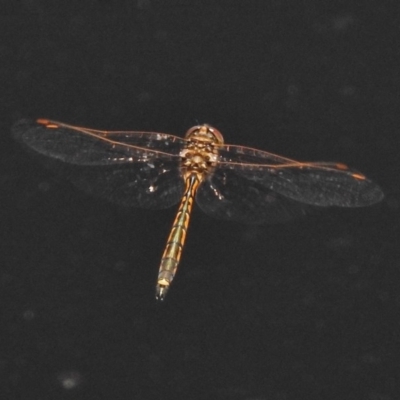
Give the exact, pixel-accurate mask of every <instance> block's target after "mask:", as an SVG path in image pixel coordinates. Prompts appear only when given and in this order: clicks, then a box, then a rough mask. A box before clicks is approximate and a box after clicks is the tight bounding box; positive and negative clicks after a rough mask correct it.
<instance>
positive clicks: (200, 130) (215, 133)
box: [185, 125, 224, 144]
mask: <svg viewBox="0 0 400 400" xmlns="http://www.w3.org/2000/svg"><path fill="white" fill-rule="evenodd" d="M192 137H197V138H201V137H203V138H207V139H209V140H212V141H213V142H215V143H216V144H223V143H224V138H223V136H222V134H221V132H220V131H219V130H218V129H216V128H213V127H212V126H210V125H196V126H193V127H192V128H190V129H189V130H188V131H187V132H186V134H185V138H186V139H190V138H192Z"/></svg>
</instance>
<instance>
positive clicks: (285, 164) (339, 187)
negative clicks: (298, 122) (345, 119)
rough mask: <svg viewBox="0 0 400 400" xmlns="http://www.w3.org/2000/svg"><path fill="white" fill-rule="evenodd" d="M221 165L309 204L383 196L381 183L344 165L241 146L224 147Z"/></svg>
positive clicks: (356, 203) (359, 202) (348, 203)
mask: <svg viewBox="0 0 400 400" xmlns="http://www.w3.org/2000/svg"><path fill="white" fill-rule="evenodd" d="M218 166H219V168H221V169H229V170H231V171H235V172H236V173H237V174H238V175H241V176H242V177H244V178H246V179H248V180H250V181H251V182H254V183H257V184H259V185H261V186H263V187H265V188H266V189H269V190H271V191H273V192H276V193H279V194H280V195H282V196H284V197H287V198H289V199H292V200H295V201H298V202H301V203H305V204H309V205H315V206H321V207H327V206H339V207H363V206H367V205H371V204H374V203H377V202H379V201H380V200H382V198H383V193H382V190H381V189H380V188H379V186H378V185H376V184H375V183H374V182H372V181H370V180H369V179H367V178H366V177H365V176H364V175H362V174H360V173H359V172H357V171H354V170H351V169H349V168H348V167H347V166H346V165H344V164H338V163H325V162H320V163H302V162H298V161H294V160H290V159H288V158H284V157H280V156H277V155H275V154H272V153H267V152H263V151H260V150H255V149H250V148H246V147H242V146H223V147H222V148H221V150H220V153H219V163H218Z"/></svg>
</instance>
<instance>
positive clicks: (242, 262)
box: [0, 0, 400, 400]
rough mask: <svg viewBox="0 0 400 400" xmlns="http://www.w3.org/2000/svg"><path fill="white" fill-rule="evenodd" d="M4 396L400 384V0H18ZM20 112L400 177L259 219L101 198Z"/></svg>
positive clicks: (14, 10) (255, 395)
mask: <svg viewBox="0 0 400 400" xmlns="http://www.w3.org/2000/svg"><path fill="white" fill-rule="evenodd" d="M0 3H1V4H0V60H1V65H0V79H1V87H0V115H1V120H0V129H1V147H0V157H1V161H0V162H1V173H0V179H1V192H0V202H1V208H0V213H1V227H2V229H1V253H0V254H1V259H0V260H1V270H0V307H1V314H0V318H1V324H0V329H1V331H0V332H1V337H0V373H1V382H0V391H2V392H3V394H2V395H0V397H1V398H2V399H27V400H30V399H176V398H187V399H274V400H275V399H277V400H286V399H338V400H339V399H340V400H347V399H349V400H358V399H360V400H361V399H363V400H365V399H368V400H391V399H398V398H399V396H400V391H399V385H398V380H399V375H398V372H399V361H398V360H399V357H398V346H399V345H400V344H399V324H398V320H399V305H400V295H399V292H400V290H399V288H400V282H399V277H400V275H399V272H398V271H399V267H400V265H399V264H400V262H399V260H400V246H399V227H400V224H399V223H400V219H399V199H400V196H399V181H400V178H399V166H400V161H399V151H400V146H399V125H400V118H399V112H398V108H399V99H398V93H399V81H400V77H399V63H398V55H399V42H398V39H399V32H398V23H397V22H396V20H395V18H394V17H395V14H396V8H397V6H396V4H397V2H396V1H392V2H390V1H386V2H385V1H365V2H359V1H319V0H308V1H286V2H283V1H279V0H271V1H248V2H247V1H217V0H216V1H184V0H179V1H177V0H168V1H162V0H157V1H156V0H131V1H127V0H124V1H122V0H121V1H114V2H112V1H105V0H103V1H100V0H91V1H82V0H69V1H68V2H54V1H53V0H35V1H33V0H32V1H29V0H24V1H0ZM21 117H33V118H37V117H42V118H52V119H55V120H59V121H63V122H68V123H71V124H79V125H83V126H88V127H92V128H98V129H134V130H153V131H160V132H167V133H173V134H176V135H183V134H184V132H185V131H186V130H187V129H188V128H189V127H191V126H193V125H196V124H197V123H203V122H207V123H209V124H212V125H214V126H216V127H217V128H218V129H219V130H221V132H222V133H223V134H224V137H225V140H226V142H228V143H234V144H243V145H247V146H253V147H257V148H260V149H264V150H267V151H271V152H274V153H278V154H282V155H285V156H287V157H293V158H296V159H299V160H309V161H321V160H324V161H341V162H345V163H347V164H349V165H351V166H353V167H355V168H356V169H358V170H360V171H362V172H363V173H365V174H366V175H367V176H368V177H369V178H371V179H372V180H374V181H376V182H378V183H379V184H380V185H381V187H382V188H383V190H384V192H385V194H386V198H385V200H384V201H383V202H382V203H381V204H379V205H376V206H373V207H369V208H362V209H327V210H324V211H323V212H317V213H312V215H310V216H309V217H308V218H306V219H304V220H301V221H295V222H293V223H288V224H282V225H274V226H259V227H248V226H242V225H238V224H234V223H228V222H221V221H218V220H214V219H212V218H210V217H208V216H206V215H205V214H203V213H202V212H201V211H200V210H199V209H196V208H195V210H194V214H193V219H192V221H191V226H190V231H189V236H188V240H187V245H186V247H185V251H184V255H183V259H182V262H181V265H180V269H179V273H178V275H177V277H176V280H175V281H174V283H173V285H172V288H171V290H170V292H169V295H168V297H167V299H166V301H165V303H164V304H157V303H156V301H155V300H154V286H155V281H156V277H157V272H158V265H159V261H160V257H161V254H162V251H163V246H164V243H165V240H166V238H167V235H168V232H169V229H170V226H171V224H172V221H173V218H174V213H175V208H173V209H168V210H164V211H146V210H139V209H131V210H130V209H123V208H118V207H117V206H114V205H112V204H108V203H106V202H104V201H102V200H99V199H96V198H92V197H89V196H87V195H85V194H84V193H81V192H79V191H78V190H76V189H75V188H74V187H73V186H72V185H71V184H70V183H68V182H67V181H65V180H63V179H61V178H60V177H58V176H55V175H53V174H52V172H51V171H49V170H46V169H45V168H43V167H42V166H41V165H40V164H39V163H37V162H36V161H34V160H33V159H31V158H30V157H29V156H28V155H27V154H26V153H25V152H24V151H23V149H21V148H20V147H19V145H18V144H17V143H14V142H13V141H12V139H11V137H10V126H11V125H12V123H13V122H15V121H16V120H18V119H19V118H21Z"/></svg>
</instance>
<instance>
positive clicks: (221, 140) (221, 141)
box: [208, 126, 224, 144]
mask: <svg viewBox="0 0 400 400" xmlns="http://www.w3.org/2000/svg"><path fill="white" fill-rule="evenodd" d="M208 130H209V131H210V132H211V133H212V134H213V136H214V137H215V139H216V142H217V143H218V144H224V137H223V136H222V133H221V132H220V131H219V130H218V129H217V128H214V127H212V126H208Z"/></svg>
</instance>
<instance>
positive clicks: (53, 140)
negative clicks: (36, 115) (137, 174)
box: [12, 119, 186, 165]
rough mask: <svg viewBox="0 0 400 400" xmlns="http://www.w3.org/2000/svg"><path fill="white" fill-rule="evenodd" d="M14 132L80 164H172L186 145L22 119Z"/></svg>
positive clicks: (159, 136)
mask: <svg viewBox="0 0 400 400" xmlns="http://www.w3.org/2000/svg"><path fill="white" fill-rule="evenodd" d="M12 133H13V136H14V138H15V139H16V140H18V141H19V142H21V143H23V144H24V145H26V146H28V147H29V148H30V149H32V150H34V151H36V152H37V153H40V154H42V155H45V156H48V157H52V158H56V159H58V160H60V161H63V162H67V163H70V164H77V165H107V164H118V163H120V164H123V163H131V162H140V161H142V162H147V161H150V160H152V159H163V160H170V161H173V160H175V159H177V158H178V159H180V157H179V153H180V151H181V149H182V148H183V147H184V146H185V143H186V141H185V140H184V139H182V138H180V137H177V136H173V135H167V134H165V133H155V132H134V131H99V130H95V129H89V128H82V127H77V126H72V125H68V124H64V123H61V122H55V121H50V120H44V119H38V120H37V121H30V120H21V121H19V122H17V123H16V124H15V125H14V126H13V129H12Z"/></svg>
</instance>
